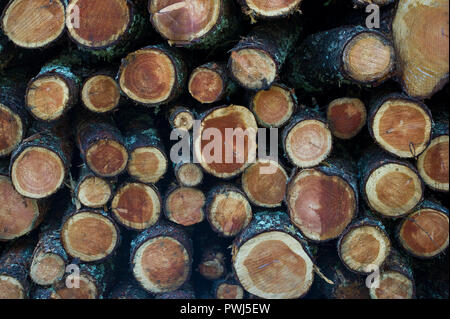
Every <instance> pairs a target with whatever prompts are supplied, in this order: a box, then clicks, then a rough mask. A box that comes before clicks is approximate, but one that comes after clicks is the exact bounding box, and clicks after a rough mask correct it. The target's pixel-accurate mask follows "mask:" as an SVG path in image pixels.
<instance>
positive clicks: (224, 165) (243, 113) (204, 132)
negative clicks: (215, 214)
mask: <svg viewBox="0 0 450 319" xmlns="http://www.w3.org/2000/svg"><path fill="white" fill-rule="evenodd" d="M200 118H201V124H200V126H199V128H197V130H196V131H195V132H194V154H195V155H194V156H195V159H196V160H197V161H198V162H199V163H200V165H201V166H202V167H203V169H204V170H205V171H206V172H208V173H210V174H211V175H214V176H216V177H219V178H223V179H229V178H232V177H235V176H237V175H239V174H240V173H241V172H242V171H243V170H244V169H245V168H246V167H248V166H249V165H250V163H252V162H253V161H254V159H255V158H256V148H257V141H256V134H257V130H258V126H257V124H256V120H255V117H254V116H253V114H252V112H251V111H250V110H249V109H247V108H246V107H244V106H240V105H230V106H221V107H217V108H214V109H212V110H210V111H208V112H206V113H205V114H203V115H202V116H201V117H200Z"/></svg>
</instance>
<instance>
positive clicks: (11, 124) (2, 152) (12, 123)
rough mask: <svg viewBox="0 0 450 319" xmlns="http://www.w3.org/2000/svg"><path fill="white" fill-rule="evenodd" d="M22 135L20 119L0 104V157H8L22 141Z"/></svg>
mask: <svg viewBox="0 0 450 319" xmlns="http://www.w3.org/2000/svg"><path fill="white" fill-rule="evenodd" d="M23 135H24V131H23V123H22V120H21V119H20V117H19V116H18V115H17V114H15V113H13V112H11V110H10V109H9V108H7V107H6V106H4V105H3V104H1V103H0V157H2V156H7V155H9V154H10V153H11V152H12V151H13V150H14V149H15V148H16V147H17V146H18V145H19V143H20V142H21V141H22V138H23Z"/></svg>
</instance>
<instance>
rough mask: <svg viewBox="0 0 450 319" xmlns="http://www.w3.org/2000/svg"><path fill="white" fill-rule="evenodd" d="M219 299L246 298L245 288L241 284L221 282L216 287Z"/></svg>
mask: <svg viewBox="0 0 450 319" xmlns="http://www.w3.org/2000/svg"><path fill="white" fill-rule="evenodd" d="M215 297H216V298H217V299H244V289H242V287H241V286H240V285H232V284H228V283H226V282H225V283H221V284H220V285H219V287H217V289H216V296H215Z"/></svg>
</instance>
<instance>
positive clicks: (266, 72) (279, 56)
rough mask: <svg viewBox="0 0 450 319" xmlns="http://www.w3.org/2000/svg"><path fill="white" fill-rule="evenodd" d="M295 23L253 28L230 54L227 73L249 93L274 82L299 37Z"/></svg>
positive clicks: (263, 88) (297, 25) (297, 26)
mask: <svg viewBox="0 0 450 319" xmlns="http://www.w3.org/2000/svg"><path fill="white" fill-rule="evenodd" d="M300 32H301V27H300V26H299V24H298V22H296V21H290V23H289V22H286V21H285V22H283V23H281V22H278V23H276V24H264V25H260V26H257V27H255V28H254V29H253V30H252V31H251V32H250V33H249V34H248V35H247V37H245V38H244V39H242V40H241V41H240V42H239V43H238V44H237V45H236V46H235V47H234V48H233V49H232V50H231V55H230V58H229V60H228V69H229V71H230V74H231V76H232V78H233V79H234V80H235V81H236V82H237V83H238V84H239V85H241V86H242V87H244V88H246V89H249V90H266V89H268V88H269V87H270V86H271V85H272V83H273V82H274V81H275V79H276V77H277V76H278V74H279V73H280V72H281V68H282V66H283V64H284V62H285V60H286V57H287V55H288V53H289V52H290V50H291V49H292V48H293V46H294V43H295V42H296V41H297V39H298V38H299V36H300Z"/></svg>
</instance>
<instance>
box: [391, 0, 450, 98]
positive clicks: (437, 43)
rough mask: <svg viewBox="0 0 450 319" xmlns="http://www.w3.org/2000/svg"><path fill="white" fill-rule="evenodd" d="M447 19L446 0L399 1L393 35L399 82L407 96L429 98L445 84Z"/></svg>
mask: <svg viewBox="0 0 450 319" xmlns="http://www.w3.org/2000/svg"><path fill="white" fill-rule="evenodd" d="M448 17H449V8H448V2H447V1H446V0H433V1H425V0H399V3H398V5H397V10H396V14H395V18H394V21H393V23H392V34H393V41H394V45H395V48H396V51H397V55H398V60H399V61H398V64H399V67H398V68H399V80H400V82H401V84H402V87H403V90H404V91H405V93H407V94H408V95H409V96H413V97H417V98H420V99H425V98H428V97H430V96H431V95H433V94H434V93H435V92H436V91H438V90H440V89H441V88H442V87H443V86H444V85H445V83H447V82H448V70H449V50H448V46H449V39H448V23H449V18H448ZM429 39H433V41H429Z"/></svg>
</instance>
